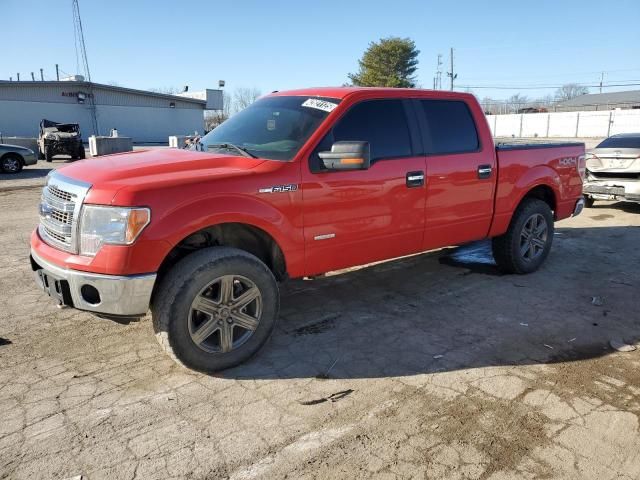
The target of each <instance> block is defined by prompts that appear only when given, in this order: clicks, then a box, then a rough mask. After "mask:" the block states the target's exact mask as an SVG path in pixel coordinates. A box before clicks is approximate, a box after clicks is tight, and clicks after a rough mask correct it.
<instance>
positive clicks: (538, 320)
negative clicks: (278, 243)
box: [0, 168, 640, 480]
mask: <svg viewBox="0 0 640 480" xmlns="http://www.w3.org/2000/svg"><path fill="white" fill-rule="evenodd" d="M31 170H32V169H31V168H30V169H27V170H26V171H25V173H23V174H21V175H22V176H29V175H31V176H32V178H31V179H26V180H25V179H23V178H17V177H11V178H9V177H7V176H0V211H2V216H1V221H0V245H1V247H2V248H1V249H0V252H1V253H0V255H1V258H0V262H1V263H2V265H3V274H2V276H1V278H0V292H1V293H0V337H1V338H0V412H1V416H0V477H2V478H68V477H75V476H79V475H83V476H84V477H85V478H89V479H99V478H144V479H150V478H185V477H187V478H232V479H252V478H370V477H375V478H492V479H499V478H500V479H507V478H508V479H513V478H516V479H517V478H527V479H528V478H565V479H566V478H575V479H585V478H593V479H599V480H604V479H609V478H611V479H613V478H627V479H635V478H639V477H640V435H639V431H638V414H639V413H640V350H636V351H633V352H629V353H621V352H617V351H614V350H613V349H612V348H610V346H609V342H610V340H612V339H620V340H624V341H626V342H628V343H634V342H635V341H636V340H639V339H640V314H639V312H640V268H638V267H639V265H640V249H639V248H638V247H639V245H640V228H639V226H640V207H639V206H634V205H630V204H611V203H602V204H601V205H596V208H594V209H591V210H588V211H586V212H585V213H584V214H583V215H582V216H580V217H578V218H576V219H570V220H566V221H563V222H561V223H559V224H558V225H557V234H556V236H555V240H554V247H553V250H552V254H551V255H550V257H549V259H548V261H547V263H546V265H545V267H544V268H543V269H542V270H541V271H540V272H538V273H536V274H533V275H529V276H500V275H498V274H497V272H496V271H495V269H494V268H493V267H492V266H491V265H486V264H482V263H479V264H464V263H462V264H460V263H458V262H456V261H455V259H452V257H451V256H449V257H446V255H451V254H452V253H454V254H457V255H459V254H460V251H452V250H448V251H441V252H432V253H429V254H424V255H420V256H415V257H412V258H407V259H403V260H399V261H395V262H389V263H385V264H379V265H376V266H372V267H368V268H363V269H359V270H357V271H351V272H343V273H339V274H335V275H331V276H329V277H325V278H320V279H316V280H307V281H292V282H290V283H288V284H287V285H284V286H283V287H282V290H283V299H282V316H281V320H280V323H279V326H278V328H277V331H276V333H275V335H274V337H273V338H272V340H271V341H270V343H269V344H268V345H267V347H266V349H265V350H263V351H262V353H261V354H259V355H258V356H257V357H256V358H254V359H253V360H252V361H251V362H249V363H248V364H246V365H244V366H242V367H239V368H236V369H233V370H231V371H226V372H224V373H223V374H221V375H217V376H206V375H200V374H194V373H191V372H189V371H186V370H184V369H182V368H180V367H177V366H176V365H174V364H173V363H172V361H171V360H169V359H168V358H167V357H166V356H165V355H164V354H163V353H162V352H161V351H160V348H159V346H158V345H157V344H156V340H155V338H154V337H153V334H152V328H151V322H150V320H149V318H145V319H143V320H141V321H139V322H134V323H130V324H118V323H114V322H112V321H108V320H102V319H98V318H96V317H93V316H91V315H89V314H87V313H81V312H77V311H73V310H68V309H66V310H59V309H58V308H56V307H55V306H54V305H53V304H52V302H51V301H50V300H49V299H48V298H47V297H46V296H45V295H44V294H42V293H40V292H39V291H37V290H36V288H35V284H34V281H33V279H32V273H31V271H30V267H29V263H28V237H29V233H30V231H31V229H32V228H33V227H34V225H35V224H36V222H37V215H36V204H37V201H38V198H39V195H40V190H39V185H41V184H42V183H43V179H44V177H43V175H44V174H46V171H42V172H40V173H29V172H30V171H31ZM485 250H486V245H484V244H479V245H474V246H472V249H471V253H472V254H474V255H466V256H465V257H462V259H463V262H464V261H467V260H468V259H469V257H470V256H471V257H476V258H478V259H479V261H480V262H482V261H485V260H486V255H485ZM464 251H466V252H467V253H469V249H467V250H464ZM592 297H598V298H597V299H596V302H595V303H597V304H600V303H601V305H594V304H593V303H592Z"/></svg>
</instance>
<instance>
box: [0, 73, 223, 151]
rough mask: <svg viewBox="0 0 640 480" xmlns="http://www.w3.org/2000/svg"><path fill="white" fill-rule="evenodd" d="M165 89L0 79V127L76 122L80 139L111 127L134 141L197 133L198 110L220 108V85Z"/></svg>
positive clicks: (19, 130)
mask: <svg viewBox="0 0 640 480" xmlns="http://www.w3.org/2000/svg"><path fill="white" fill-rule="evenodd" d="M185 95H191V94H190V93H185V94H180V96H178V95H166V94H162V93H155V92H148V91H144V90H134V89H131V88H123V87H117V86H112V85H102V84H98V83H89V82H85V81H82V80H81V81H59V82H58V81H51V82H49V81H44V82H43V81H31V82H30V81H21V82H12V81H0V133H1V134H2V136H4V137H13V136H16V137H37V136H38V128H39V124H40V120H42V119H43V118H46V119H48V120H52V121H54V122H59V123H79V124H80V129H81V132H82V137H83V139H84V141H87V138H88V137H89V136H91V135H109V132H110V131H111V129H112V128H116V129H117V130H118V134H119V135H120V136H125V137H131V138H133V141H134V142H136V143H155V142H162V143H166V142H167V139H168V137H169V136H170V135H185V134H193V133H194V132H196V131H197V132H199V133H203V130H204V111H205V110H218V109H222V91H221V90H206V91H205V92H193V95H194V97H196V98H190V97H188V96H185Z"/></svg>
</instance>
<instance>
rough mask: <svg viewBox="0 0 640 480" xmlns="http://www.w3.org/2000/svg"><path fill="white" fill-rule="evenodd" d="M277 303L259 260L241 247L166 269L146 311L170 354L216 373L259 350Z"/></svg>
mask: <svg viewBox="0 0 640 480" xmlns="http://www.w3.org/2000/svg"><path fill="white" fill-rule="evenodd" d="M225 292H227V293H225ZM247 299H250V300H247ZM279 306H280V299H279V292H278V285H277V283H276V279H275V278H274V276H273V274H272V273H271V271H270V270H269V269H268V268H267V266H266V265H265V264H264V263H262V262H261V261H260V260H259V259H258V258H257V257H255V256H253V255H251V254H249V253H247V252H245V251H242V250H238V249H235V248H228V247H211V248H205V249H202V250H199V251H197V252H195V253H192V254H191V255H189V256H187V257H186V258H184V259H182V260H181V261H180V262H178V263H177V264H176V265H175V266H174V267H173V268H172V269H171V270H170V271H169V272H167V274H166V275H165V276H164V278H163V279H162V280H161V283H160V285H159V286H158V289H157V291H156V292H155V294H154V300H153V301H152V305H151V312H152V316H153V328H154V331H155V334H156V339H157V340H158V342H159V343H160V345H161V346H162V348H163V349H164V350H165V352H166V353H167V354H169V356H170V357H172V358H173V359H174V360H175V361H176V362H178V363H179V364H181V365H183V366H185V367H187V368H191V369H194V370H198V371H201V372H215V371H219V370H224V369H226V368H230V367H234V366H236V365H238V364H240V363H242V362H244V361H246V360H247V359H249V358H251V357H252V356H253V355H254V354H255V353H256V352H257V351H258V350H260V348H261V347H262V346H263V345H264V344H265V343H266V341H267V340H268V339H269V337H270V336H271V333H272V332H273V329H274V328H275V325H276V321H277V319H278V311H279Z"/></svg>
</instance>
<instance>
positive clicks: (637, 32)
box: [0, 0, 640, 99]
mask: <svg viewBox="0 0 640 480" xmlns="http://www.w3.org/2000/svg"><path fill="white" fill-rule="evenodd" d="M79 4H80V13H81V16H82V23H83V27H84V34H85V41H86V46H87V53H88V59H89V65H90V70H91V77H92V80H93V81H94V82H98V83H113V84H118V85H121V86H125V87H130V88H140V89H149V88H155V89H168V88H175V89H181V88H182V87H183V86H184V85H188V86H189V88H190V90H199V89H204V88H217V85H218V80H221V79H223V80H225V81H226V87H225V88H226V89H228V90H231V91H233V90H234V89H235V88H238V87H248V88H257V89H259V90H260V91H261V92H262V93H268V92H271V91H273V90H287V89H292V88H301V87H311V86H329V85H342V84H344V83H345V82H347V81H348V77H347V75H348V74H349V73H350V72H355V71H357V69H358V59H359V58H360V56H361V55H362V53H363V52H364V50H365V49H366V48H367V46H368V44H369V42H371V41H376V40H379V39H380V38H383V37H388V36H399V37H409V38H411V39H413V40H414V41H415V43H416V45H417V47H418V49H419V50H420V55H419V68H418V71H417V83H418V85H419V86H421V87H423V88H432V87H433V77H434V75H435V71H436V62H437V56H438V54H439V53H440V54H442V60H443V63H444V65H443V70H444V71H445V72H446V71H447V70H448V68H449V59H450V56H449V51H450V48H454V69H455V73H457V75H458V78H457V79H456V89H459V90H465V91H466V90H468V89H470V90H471V91H472V92H473V93H475V94H476V95H477V96H478V97H480V98H482V97H485V96H490V97H492V98H496V99H503V98H507V97H509V96H510V95H513V94H515V93H521V94H523V95H526V96H527V97H529V98H530V99H534V98H539V97H542V96H544V95H549V94H553V93H554V91H555V87H557V86H559V85H561V84H564V83H569V82H577V83H584V84H589V85H597V84H598V83H599V81H600V77H601V72H605V73H604V82H605V85H606V84H607V83H610V84H624V83H635V84H637V85H636V86H625V87H615V88H605V89H604V91H619V90H634V89H640V28H638V26H639V25H640V1H639V0H628V1H627V0H610V1H608V2H606V3H603V2H601V1H594V0H582V1H573V0H556V1H548V0H536V1H529V2H525V1H519V0H509V1H503V0H496V1H491V0H485V1H451V0H449V1H446V0H440V1H438V2H433V1H426V0H393V1H389V0H387V1H379V0H368V1H361V2H358V1H349V0H340V1H335V0H322V1H314V2H309V1H306V0H271V1H264V0H263V1H248V0H247V1H244V0H231V1H225V2H219V1H197V0H189V1H181V2H180V1H165V0H109V1H105V0H79ZM71 5H72V1H71V0H56V1H53V2H52V1H50V0H0V12H1V16H2V31H3V35H2V38H3V39H4V42H3V49H2V56H1V57H0V58H1V60H0V79H4V80H8V79H9V77H13V78H14V80H15V76H16V72H20V76H21V79H30V78H31V72H35V75H36V78H38V77H39V69H40V68H43V69H44V75H45V79H55V64H56V63H58V64H59V65H60V69H61V71H62V72H64V73H68V74H72V73H78V71H79V68H78V67H77V61H76V49H75V48H74V28H73V17H72V6H71ZM29 13H31V15H29ZM9 39H10V40H9ZM442 84H443V88H449V79H448V77H447V76H446V73H443V77H442ZM484 86H489V87H509V88H508V89H502V88H500V89H499V88H480V87H484ZM542 87H545V88H542ZM590 91H591V92H592V93H596V92H597V91H598V88H591V89H590Z"/></svg>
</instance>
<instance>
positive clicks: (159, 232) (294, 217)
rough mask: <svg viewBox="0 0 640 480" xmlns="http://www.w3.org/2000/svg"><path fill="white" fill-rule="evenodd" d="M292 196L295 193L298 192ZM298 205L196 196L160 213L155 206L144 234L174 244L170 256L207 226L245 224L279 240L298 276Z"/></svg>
mask: <svg viewBox="0 0 640 480" xmlns="http://www.w3.org/2000/svg"><path fill="white" fill-rule="evenodd" d="M289 195H291V196H294V195H295V192H293V193H291V194H289ZM265 198H266V197H265ZM280 198H281V199H282V197H280ZM296 204H298V205H299V202H296V201H295V200H294V199H293V198H290V201H286V202H281V204H280V205H277V206H276V205H273V204H271V203H269V202H267V201H266V200H265V199H261V198H256V197H251V196H248V195H240V194H220V195H212V196H209V197H206V198H198V199H193V200H192V201H187V202H184V203H181V204H180V205H178V206H176V207H175V208H171V209H170V210H168V211H166V212H164V213H159V214H157V215H158V216H155V212H154V210H153V209H152V217H155V218H152V222H151V224H150V225H149V227H148V228H147V230H145V232H144V234H143V237H145V238H149V239H153V240H155V239H163V240H166V241H167V242H168V244H169V245H170V248H169V249H168V250H167V252H166V253H165V256H166V254H168V253H169V251H170V249H171V248H173V247H175V246H176V245H177V244H179V243H180V242H181V241H182V240H184V239H185V238H187V237H188V236H190V235H192V234H193V233H196V232H198V231H200V230H202V229H204V228H207V227H211V226H214V225H219V224H223V223H243V224H246V225H250V226H253V227H257V228H259V229H261V230H263V231H265V232H266V233H267V234H269V235H270V236H271V237H272V238H273V239H274V240H275V242H276V243H277V244H278V246H279V247H280V249H281V250H282V253H283V254H284V256H285V260H286V264H287V268H288V271H289V275H291V276H294V275H296V274H298V273H300V274H301V272H302V271H303V265H304V237H303V231H302V215H301V212H299V211H298V208H297V207H295V205H296ZM163 258H164V257H163ZM298 270H300V272H298Z"/></svg>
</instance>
